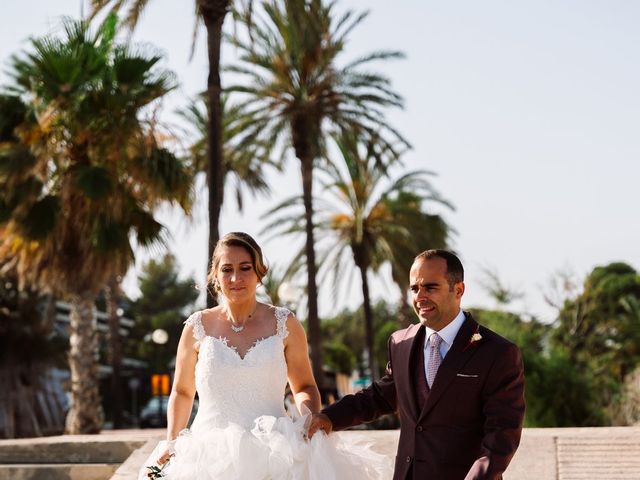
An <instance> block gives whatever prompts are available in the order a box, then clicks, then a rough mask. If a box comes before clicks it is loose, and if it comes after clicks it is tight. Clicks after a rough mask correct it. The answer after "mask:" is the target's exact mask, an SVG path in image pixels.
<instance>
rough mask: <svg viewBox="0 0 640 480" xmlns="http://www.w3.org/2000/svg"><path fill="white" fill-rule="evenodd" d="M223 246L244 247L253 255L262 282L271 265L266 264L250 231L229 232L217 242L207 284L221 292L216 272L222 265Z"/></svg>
mask: <svg viewBox="0 0 640 480" xmlns="http://www.w3.org/2000/svg"><path fill="white" fill-rule="evenodd" d="M223 247H242V248H244V249H245V250H246V251H247V252H248V253H249V255H250V256H251V265H253V271H254V272H256V275H258V280H259V281H260V282H262V279H263V278H264V276H265V275H266V274H267V272H268V271H269V267H268V266H267V265H266V262H265V259H264V255H263V254H262V249H261V248H260V245H258V242H256V241H255V240H254V239H253V237H252V236H251V235H249V234H248V233H244V232H229V233H227V234H226V235H225V236H224V237H222V238H221V239H220V240H218V243H216V248H215V249H214V250H213V255H212V257H211V268H209V274H208V275H207V284H208V285H212V286H213V288H214V289H215V291H216V293H219V292H220V285H218V282H217V281H216V273H217V271H218V266H219V265H220V251H221V250H222V248H223Z"/></svg>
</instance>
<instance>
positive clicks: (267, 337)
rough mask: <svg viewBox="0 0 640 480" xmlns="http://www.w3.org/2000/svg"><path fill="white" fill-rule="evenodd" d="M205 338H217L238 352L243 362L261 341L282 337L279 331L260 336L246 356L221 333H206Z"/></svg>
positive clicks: (228, 347) (231, 349) (234, 351)
mask: <svg viewBox="0 0 640 480" xmlns="http://www.w3.org/2000/svg"><path fill="white" fill-rule="evenodd" d="M205 338H211V339H213V340H217V341H218V343H220V344H222V345H224V346H225V347H227V349H228V350H230V351H232V352H233V353H235V354H236V356H237V357H238V358H239V359H240V361H241V362H243V361H244V360H245V359H246V358H247V357H248V356H249V354H250V353H251V352H252V351H253V350H255V348H256V347H257V346H258V345H260V344H261V343H264V342H266V341H267V340H270V339H272V338H280V335H278V333H274V334H273V335H269V336H266V337H262V338H258V339H257V340H255V341H254V342H253V343H252V344H251V346H250V347H249V348H248V349H247V351H246V352H244V356H242V355H240V352H238V347H236V346H235V345H231V344H230V343H229V340H228V339H227V337H223V336H221V335H219V336H214V335H205Z"/></svg>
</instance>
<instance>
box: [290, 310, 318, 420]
mask: <svg viewBox="0 0 640 480" xmlns="http://www.w3.org/2000/svg"><path fill="white" fill-rule="evenodd" d="M287 330H289V335H288V336H287V338H286V340H285V350H284V354H285V358H286V360H287V375H288V377H289V386H290V387H291V392H292V393H293V398H294V400H295V402H296V407H298V411H299V412H300V413H303V414H304V413H308V412H311V413H316V412H318V411H320V392H319V391H318V386H317V385H316V381H315V379H314V378H313V373H312V371H311V363H309V349H308V348H307V336H306V334H305V333H304V328H302V325H300V322H299V321H298V320H297V319H296V318H295V317H294V316H293V315H289V318H288V319H287Z"/></svg>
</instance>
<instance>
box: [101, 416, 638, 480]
mask: <svg viewBox="0 0 640 480" xmlns="http://www.w3.org/2000/svg"><path fill="white" fill-rule="evenodd" d="M338 435H358V436H364V437H367V439H371V438H372V437H373V438H375V444H374V449H375V450H377V451H378V452H380V453H383V454H385V455H388V456H389V461H393V458H394V457H395V453H396V447H397V444H398V431H397V430H395V431H394V430H379V431H372V430H357V431H350V432H339V433H338ZM161 439H162V432H158V435H157V437H156V438H154V439H153V441H151V442H148V443H147V445H145V447H143V448H141V449H139V450H138V451H136V452H134V454H133V455H132V456H131V457H129V459H128V460H127V461H126V462H125V463H124V464H123V465H122V466H121V467H120V468H119V469H118V470H117V471H116V474H115V475H114V476H113V477H112V478H111V480H126V479H131V478H135V472H137V469H138V468H139V466H140V465H141V464H142V462H144V460H145V459H146V457H147V456H148V455H149V454H150V453H151V451H152V450H153V447H154V446H155V441H156V440H161ZM504 479H505V480H592V479H598V480H640V426H638V427H602V428H528V429H525V430H524V432H523V435H522V441H521V443H520V448H518V451H517V452H516V455H515V456H514V458H513V460H512V462H511V465H510V466H509V469H508V470H507V471H506V472H505V474H504Z"/></svg>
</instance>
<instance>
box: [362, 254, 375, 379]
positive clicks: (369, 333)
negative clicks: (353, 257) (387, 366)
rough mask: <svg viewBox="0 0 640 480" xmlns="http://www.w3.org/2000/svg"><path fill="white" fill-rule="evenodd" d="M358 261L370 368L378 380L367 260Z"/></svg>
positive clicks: (372, 377)
mask: <svg viewBox="0 0 640 480" xmlns="http://www.w3.org/2000/svg"><path fill="white" fill-rule="evenodd" d="M357 263H358V270H360V278H361V279H362V299H363V301H362V308H363V310H364V331H365V340H366V342H367V352H368V354H369V370H370V372H371V380H378V378H379V375H378V365H377V364H378V362H376V356H375V351H374V348H373V344H374V339H373V309H372V308H371V297H370V295H369V280H368V279H367V262H365V261H364V260H363V259H362V260H360V261H359V262H357Z"/></svg>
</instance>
